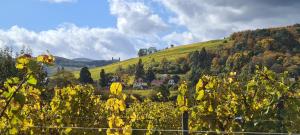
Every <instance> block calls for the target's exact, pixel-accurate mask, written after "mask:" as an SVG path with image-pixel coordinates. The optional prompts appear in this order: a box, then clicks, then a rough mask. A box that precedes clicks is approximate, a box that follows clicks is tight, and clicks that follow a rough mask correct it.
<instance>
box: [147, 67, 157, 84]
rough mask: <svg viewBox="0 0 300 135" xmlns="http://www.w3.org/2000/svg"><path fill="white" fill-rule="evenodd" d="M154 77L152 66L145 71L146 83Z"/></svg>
mask: <svg viewBox="0 0 300 135" xmlns="http://www.w3.org/2000/svg"><path fill="white" fill-rule="evenodd" d="M155 78H156V76H155V73H154V72H153V70H152V68H149V69H148V71H147V73H146V80H147V82H148V83H151V82H152V81H153V80H154V79H155Z"/></svg>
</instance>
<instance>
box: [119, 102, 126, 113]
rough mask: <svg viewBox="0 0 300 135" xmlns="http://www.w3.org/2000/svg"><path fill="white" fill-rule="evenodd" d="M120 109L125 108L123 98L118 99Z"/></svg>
mask: <svg viewBox="0 0 300 135" xmlns="http://www.w3.org/2000/svg"><path fill="white" fill-rule="evenodd" d="M119 106H120V111H124V110H125V108H126V104H125V102H124V101H123V100H119Z"/></svg>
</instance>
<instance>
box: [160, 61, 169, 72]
mask: <svg viewBox="0 0 300 135" xmlns="http://www.w3.org/2000/svg"><path fill="white" fill-rule="evenodd" d="M160 64H161V68H162V71H163V73H164V74H167V73H168V65H169V61H168V59H166V58H165V57H164V58H163V59H162V60H161V62H160Z"/></svg>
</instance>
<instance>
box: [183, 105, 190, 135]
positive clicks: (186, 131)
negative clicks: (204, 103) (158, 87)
mask: <svg viewBox="0 0 300 135" xmlns="http://www.w3.org/2000/svg"><path fill="white" fill-rule="evenodd" d="M182 134H183V135H188V134H189V113H188V111H184V112H183V114H182Z"/></svg>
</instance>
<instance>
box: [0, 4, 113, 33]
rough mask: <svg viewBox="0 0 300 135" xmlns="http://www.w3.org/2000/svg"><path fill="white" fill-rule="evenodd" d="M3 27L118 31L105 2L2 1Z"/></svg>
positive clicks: (37, 29) (0, 8) (36, 29)
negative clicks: (66, 25) (63, 26)
mask: <svg viewBox="0 0 300 135" xmlns="http://www.w3.org/2000/svg"><path fill="white" fill-rule="evenodd" d="M0 18H1V21H0V26H1V28H4V29H9V28H10V27H12V26H14V25H18V26H20V27H24V28H27V29H31V30H35V31H41V30H48V29H53V28H55V27H57V26H58V25H60V24H62V23H73V24H75V25H77V26H79V27H86V26H89V27H102V28H105V27H115V23H116V17H114V16H112V15H110V12H109V5H108V2H107V1H106V0H79V1H77V2H63V3H49V2H48V1H41V0H1V1H0Z"/></svg>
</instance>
